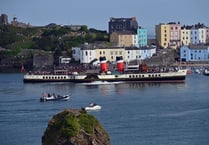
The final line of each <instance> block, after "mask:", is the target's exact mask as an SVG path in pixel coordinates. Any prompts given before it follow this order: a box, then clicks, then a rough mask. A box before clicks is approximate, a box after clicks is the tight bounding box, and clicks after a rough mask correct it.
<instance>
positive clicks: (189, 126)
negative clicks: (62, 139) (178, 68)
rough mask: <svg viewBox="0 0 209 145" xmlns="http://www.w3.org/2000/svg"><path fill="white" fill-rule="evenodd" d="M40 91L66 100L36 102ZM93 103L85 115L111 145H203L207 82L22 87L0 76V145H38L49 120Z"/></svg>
mask: <svg viewBox="0 0 209 145" xmlns="http://www.w3.org/2000/svg"><path fill="white" fill-rule="evenodd" d="M43 92H47V93H59V94H61V95H64V94H71V99H70V100H68V101H51V102H40V100H39V99H40V97H41V94H42V93H43ZM91 102H94V103H97V104H99V105H101V106H102V110H100V111H96V112H89V113H91V114H93V115H95V116H96V118H97V119H98V120H99V121H100V123H101V124H102V125H103V127H104V129H105V130H106V131H107V132H108V134H109V136H110V140H111V144H112V145H127V144H129V145H208V144H209V77H208V76H203V75H201V74H191V75H188V76H187V78H186V81H185V83H115V84H111V83H104V84H102V83H96V84H91V85H89V84H74V83H34V84H33V83H28V84H24V83H23V74H0V144H1V145H41V137H42V135H43V134H44V131H45V129H46V127H47V124H48V121H49V120H50V119H51V118H52V116H53V115H55V114H56V113H59V112H61V111H63V110H64V109H68V108H81V107H85V106H87V105H88V104H89V103H91Z"/></svg>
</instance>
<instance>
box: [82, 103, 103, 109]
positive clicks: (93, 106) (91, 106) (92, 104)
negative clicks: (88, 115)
mask: <svg viewBox="0 0 209 145" xmlns="http://www.w3.org/2000/svg"><path fill="white" fill-rule="evenodd" d="M83 109H84V110H86V111H96V110H101V109H102V107H101V106H100V105H97V104H95V103H90V104H89V105H88V106H87V107H85V108H83Z"/></svg>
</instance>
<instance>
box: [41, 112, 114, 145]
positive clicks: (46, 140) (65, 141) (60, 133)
mask: <svg viewBox="0 0 209 145" xmlns="http://www.w3.org/2000/svg"><path fill="white" fill-rule="evenodd" d="M42 145H110V138H109V136H108V134H107V133H106V131H105V130H104V129H103V127H102V126H101V124H100V123H99V121H98V120H97V119H96V118H95V117H94V116H93V115H91V114H87V113H86V111H83V110H80V109H68V110H64V111H63V112H61V113H58V114H56V115H54V116H53V117H52V119H51V120H50V121H49V123H48V127H47V128H46V130H45V132H44V135H43V137H42Z"/></svg>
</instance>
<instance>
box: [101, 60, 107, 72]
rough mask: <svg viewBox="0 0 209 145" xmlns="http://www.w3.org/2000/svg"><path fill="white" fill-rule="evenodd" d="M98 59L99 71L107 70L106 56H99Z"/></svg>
mask: <svg viewBox="0 0 209 145" xmlns="http://www.w3.org/2000/svg"><path fill="white" fill-rule="evenodd" d="M99 61H100V71H101V72H107V71H108V66H107V61H106V57H105V56H103V57H100V58H99Z"/></svg>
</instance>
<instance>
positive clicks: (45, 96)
mask: <svg viewBox="0 0 209 145" xmlns="http://www.w3.org/2000/svg"><path fill="white" fill-rule="evenodd" d="M69 99H70V95H63V96H61V95H56V94H54V93H53V94H52V95H51V94H49V93H43V94H42V97H41V98H40V101H41V102H45V101H55V100H63V101H67V100H69Z"/></svg>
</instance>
